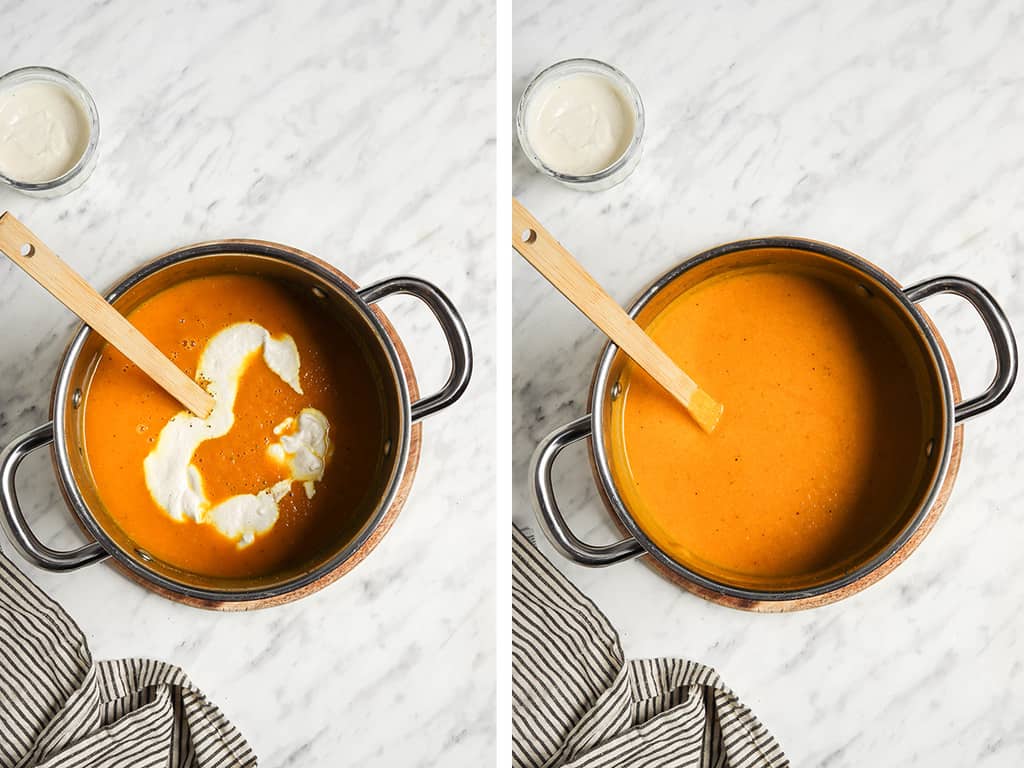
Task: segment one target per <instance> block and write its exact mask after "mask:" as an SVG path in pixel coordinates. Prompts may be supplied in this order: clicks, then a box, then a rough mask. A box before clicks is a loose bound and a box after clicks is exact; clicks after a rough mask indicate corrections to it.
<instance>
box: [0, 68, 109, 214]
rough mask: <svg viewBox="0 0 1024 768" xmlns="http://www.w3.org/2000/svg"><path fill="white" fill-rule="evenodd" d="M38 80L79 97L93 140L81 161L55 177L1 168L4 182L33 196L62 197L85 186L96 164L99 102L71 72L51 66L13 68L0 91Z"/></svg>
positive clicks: (6, 76)
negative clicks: (16, 175) (32, 178)
mask: <svg viewBox="0 0 1024 768" xmlns="http://www.w3.org/2000/svg"><path fill="white" fill-rule="evenodd" d="M38 82H44V83H54V84H56V85H59V86H60V87H61V88H63V89H64V90H65V91H67V92H68V93H69V94H70V95H71V97H72V98H74V99H75V100H76V101H78V103H79V104H80V105H81V107H82V111H83V112H84V113H85V116H86V118H87V119H88V121H89V142H88V143H87V144H86V146H85V150H84V151H83V152H82V156H81V157H79V158H78V161H77V162H76V163H75V164H74V165H73V166H72V167H71V168H70V169H69V170H68V171H67V172H65V173H64V174H62V175H61V176H58V177H57V178H55V179H50V180H49V181H40V182H27V181H19V180H18V179H13V178H11V177H10V176H7V175H6V174H4V173H3V172H2V171H0V182H3V183H4V184H7V185H8V186H9V187H11V188H12V189H15V190H17V191H18V192H21V193H23V194H26V195H29V196H31V197H58V196H60V195H66V194H67V193H68V192H71V191H72V190H75V189H78V188H79V187H80V186H82V184H83V183H84V182H85V180H86V179H88V178H89V175H90V174H91V173H92V170H93V168H94V167H95V166H96V154H97V148H98V146H99V142H100V116H99V112H98V111H97V110H96V102H94V101H93V100H92V96H91V95H90V94H89V92H88V91H87V90H85V86H84V85H82V84H81V83H80V82H78V81H77V80H76V79H75V78H73V77H71V75H68V74H65V73H64V72H61V71H60V70H57V69H51V68H50V67H22V68H21V69H12V70H11V71H10V72H8V73H7V74H5V75H3V76H2V77H0V91H4V90H6V89H7V88H12V87H15V86H18V85H22V84H23V83H38Z"/></svg>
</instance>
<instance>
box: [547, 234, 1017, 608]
mask: <svg viewBox="0 0 1024 768" xmlns="http://www.w3.org/2000/svg"><path fill="white" fill-rule="evenodd" d="M790 258H800V259H809V260H815V261H820V262H821V263H822V264H823V265H825V267H824V268H827V269H829V270H833V271H835V272H836V273H839V274H841V275H842V276H843V279H847V280H851V281H855V283H856V285H857V286H859V288H860V290H862V291H864V292H866V293H865V295H866V296H870V297H872V300H876V301H881V302H885V303H886V304H887V305H888V307H889V308H890V309H891V310H892V311H893V312H895V313H897V314H898V316H899V317H901V318H902V321H903V322H904V323H905V325H906V327H907V329H908V333H909V334H910V335H912V336H915V337H916V341H917V345H918V347H919V349H920V353H921V355H922V357H923V359H924V360H925V361H926V364H927V367H928V370H930V384H929V387H930V389H931V391H929V392H922V397H927V398H931V400H930V402H931V403H933V404H934V408H935V409H936V413H935V424H936V427H937V430H936V434H935V435H934V437H933V438H932V442H931V443H930V444H929V445H926V446H922V450H924V451H927V455H928V457H929V460H930V462H931V464H930V475H928V482H927V484H926V486H924V487H922V489H921V492H920V493H919V494H917V496H916V497H915V498H914V502H913V504H912V505H911V506H910V507H909V508H907V509H906V510H903V511H902V513H901V514H902V526H901V527H899V528H898V530H897V531H896V532H895V534H894V535H892V536H891V537H890V538H889V539H888V540H887V541H886V542H885V543H884V546H882V547H880V548H879V549H878V550H877V551H875V552H873V553H872V554H871V556H870V557H868V558H866V559H865V560H864V561H863V562H860V563H859V564H858V565H857V567H853V568H845V569H843V570H842V572H837V573H833V574H829V575H828V576H827V577H826V576H823V577H822V578H821V579H819V580H818V582H817V583H814V584H813V585H810V586H807V585H802V586H800V587H797V588H791V587H789V586H787V585H765V586H761V587H759V588H756V589H752V588H749V587H746V586H738V585H736V584H731V583H725V582H724V581H721V580H717V579H714V578H710V577H709V576H708V575H707V574H703V573H699V572H698V571H697V570H695V569H694V568H693V567H691V566H690V565H688V564H687V563H683V562H679V561H677V560H675V559H673V558H672V557H670V556H669V555H668V554H666V553H665V552H664V551H663V550H661V549H659V547H658V546H657V545H656V544H655V543H654V542H652V541H651V539H650V537H648V536H647V535H646V534H645V533H644V531H643V530H641V528H640V527H639V526H638V525H637V523H636V521H635V520H634V518H633V516H632V515H631V513H630V510H629V508H628V507H627V505H626V503H625V502H624V501H623V493H622V492H621V491H620V489H619V488H618V487H617V486H616V482H615V480H614V473H613V471H612V467H611V466H610V459H609V456H610V453H609V445H608V444H609V412H610V406H611V403H612V401H613V400H614V399H615V398H616V397H617V396H618V394H619V384H618V371H619V369H620V368H621V366H622V364H623V362H624V360H625V358H624V355H623V353H622V352H620V351H619V349H618V348H617V347H616V346H615V345H614V344H611V343H609V344H608V345H607V346H606V347H605V349H604V351H603V353H602V355H601V358H600V360H599V362H598V364H597V368H596V370H595V373H594V378H593V382H592V386H591V397H590V408H591V413H589V414H587V415H585V416H582V417H580V418H578V419H576V420H575V421H572V422H571V423H569V424H566V425H565V426H562V427H559V428H558V429H556V430H554V431H553V432H552V433H551V434H550V435H548V436H547V437H546V438H545V439H544V440H543V441H542V442H541V443H540V445H539V446H538V447H537V450H536V451H535V453H534V457H533V461H532V466H531V478H532V484H533V491H534V494H533V496H534V500H535V504H536V512H537V517H538V521H539V523H540V526H541V528H542V529H543V530H544V532H545V533H546V534H547V537H548V538H549V539H550V540H551V543H552V544H553V545H554V546H555V548H556V549H558V551H559V552H560V553H561V554H563V555H564V556H565V557H567V558H568V559H570V560H572V561H574V562H576V563H579V564H581V565H586V566H592V567H597V566H609V565H614V564H616V563H621V562H623V561H625V560H631V559H633V558H635V557H638V556H640V555H645V554H646V555H649V556H650V557H651V558H652V559H653V561H654V564H656V565H657V566H659V570H661V571H662V572H664V573H665V574H666V575H668V576H669V577H670V578H673V580H676V581H679V582H680V583H682V584H683V585H684V586H687V587H688V588H689V587H691V586H692V587H693V588H694V590H693V591H696V592H698V593H699V594H702V595H703V596H705V597H709V598H710V599H715V596H719V595H721V596H724V597H726V598H734V600H733V601H731V602H730V601H729V600H723V602H727V603H728V604H732V605H735V606H737V607H748V608H749V607H755V606H757V605H763V604H764V603H766V602H767V603H771V602H784V601H805V600H812V601H813V600H815V599H817V600H818V601H819V603H820V602H828V601H829V600H823V599H822V598H824V597H826V596H828V595H834V596H833V597H832V598H831V599H838V597H839V596H843V595H844V594H846V593H849V592H850V591H856V588H859V587H858V586H857V585H866V583H869V582H870V579H869V578H868V577H869V575H870V574H872V573H873V572H875V571H876V570H878V569H880V568H882V566H883V565H885V564H886V563H890V560H891V559H893V558H894V555H896V553H898V552H900V551H901V549H905V550H909V549H911V548H912V546H911V547H908V546H907V545H908V542H910V541H911V540H912V539H914V542H913V543H914V545H916V539H915V538H914V535H915V532H917V531H918V529H919V527H920V526H921V524H922V522H923V521H924V520H925V519H926V517H927V516H928V515H929V512H930V511H932V509H933V506H934V505H935V504H936V500H937V497H938V495H939V491H940V488H941V487H942V485H943V482H944V480H946V479H947V472H948V470H949V464H950V455H951V453H952V448H953V443H954V430H955V427H956V425H958V424H960V423H962V422H964V421H966V420H967V419H970V418H972V417H974V416H977V415H978V414H981V413H984V412H985V411H987V410H989V409H991V408H993V407H995V406H996V405H998V404H999V403H1000V402H1002V400H1003V399H1004V398H1005V397H1006V396H1007V394H1009V392H1010V389H1011V388H1012V386H1013V383H1014V380H1015V379H1016V375H1017V348H1016V342H1015V341H1014V337H1013V332H1012V330H1011V328H1010V325H1009V322H1008V321H1007V319H1006V315H1005V314H1004V313H1003V311H1002V310H1001V309H1000V308H999V306H998V305H997V304H996V302H995V300H994V299H993V298H992V296H991V295H990V294H989V293H988V291H986V290H985V289H984V288H982V287H981V286H980V285H978V284H977V283H975V282H973V281H971V280H968V279H966V278H962V277H953V276H948V277H936V278H933V279H930V280H925V281H923V282H920V283H918V284H916V285H913V286H910V287H908V288H903V287H902V286H900V285H899V284H898V283H897V282H896V281H895V280H893V279H892V278H891V277H889V276H888V275H887V274H885V273H884V272H882V271H881V270H880V269H878V268H877V267H875V266H874V265H872V264H870V263H869V262H867V261H865V260H863V259H861V258H859V257H857V256H855V255H853V254H852V253H849V252H847V251H844V250H842V249H840V248H837V247H835V246H831V245H827V244H825V243H820V242H815V241H811V240H803V239H797V238H764V239H756V240H744V241H740V242H735V243H729V244H727V245H722V246H719V247H717V248H714V249H712V250H710V251H707V252H705V253H702V254H700V255H698V256H696V257H694V258H692V259H690V260H688V261H686V262H684V263H682V264H680V265H679V266H678V267H676V268H675V269H673V270H671V271H670V272H668V273H666V274H665V275H663V276H661V277H660V278H658V280H656V281H655V282H654V283H653V284H652V285H651V286H650V287H649V288H648V289H647V290H646V291H644V292H643V294H642V295H641V296H640V298H639V299H638V300H637V301H636V302H635V303H634V304H633V305H632V307H631V308H630V310H629V312H630V315H631V316H632V317H634V318H636V319H637V321H638V322H640V323H641V325H643V324H644V323H645V322H646V321H648V320H649V319H651V318H653V316H654V315H655V314H657V313H658V312H659V311H660V310H661V308H662V307H664V306H665V304H667V302H668V301H670V300H671V299H672V298H674V296H675V295H678V293H679V292H680V291H681V290H685V289H687V288H688V287H690V286H692V285H695V284H696V283H698V282H700V281H701V280H704V279H708V278H711V277H714V276H715V275H718V274H721V273H723V272H727V271H729V270H733V269H737V268H741V267H744V266H750V265H753V264H755V263H758V264H763V263H771V262H772V261H773V260H785V259H790ZM941 293H948V294H953V295H956V296H959V297H961V298H963V299H965V300H966V301H967V302H968V303H970V305H971V306H973V307H974V309H975V310H976V311H977V312H978V314H979V315H980V316H981V319H982V320H983V321H984V323H985V327H986V328H987V330H988V333H989V336H990V337H991V341H992V344H993V347H994V349H995V358H996V373H995V377H994V378H993V380H992V383H991V384H990V385H989V386H988V388H987V389H986V390H985V391H984V392H983V393H982V394H980V395H978V396H977V397H972V398H970V399H968V400H964V401H963V402H959V403H955V402H954V395H953V389H952V386H951V375H953V372H952V371H951V368H950V366H949V365H948V363H947V361H946V358H945V355H944V352H943V350H944V347H943V345H942V344H941V341H940V339H939V337H938V335H937V333H936V331H935V330H934V328H933V326H932V325H931V322H930V321H929V320H928V319H927V317H926V315H925V314H924V313H923V312H922V311H921V310H920V309H919V308H918V306H917V304H918V303H919V302H921V301H923V300H924V299H926V298H928V297H929V296H934V295H936V294H941ZM585 438H587V439H589V440H590V449H591V461H592V465H593V468H594V473H595V476H596V478H597V482H598V485H599V489H600V491H601V494H602V496H603V498H604V500H605V502H606V504H607V506H608V507H609V508H610V510H611V511H612V513H613V515H614V519H615V521H616V522H617V524H618V526H619V527H620V529H622V530H623V531H624V532H625V533H627V534H628V537H627V538H624V539H622V540H621V541H617V542H615V543H613V544H608V545H601V546H599V545H593V544H588V543H587V542H584V541H582V540H581V539H580V538H579V537H577V536H576V535H575V534H574V533H573V531H572V530H571V529H570V528H569V526H568V525H567V524H566V521H565V518H564V516H563V515H562V512H561V511H560V510H559V508H558V504H557V503H556V501H555V492H554V488H553V485H552V480H551V474H552V466H553V464H554V462H555V459H556V458H557V457H558V455H559V453H561V451H562V450H563V449H564V448H566V447H567V446H569V445H572V444H573V443H575V442H577V441H579V440H583V439H585ZM943 503H944V500H943ZM908 553H909V552H908V551H904V555H905V554H908ZM897 561H898V559H897ZM892 565H894V564H893V563H890V566H892ZM844 590H845V592H844ZM766 610H773V609H771V608H767V609H766ZM774 610H780V608H775V609H774Z"/></svg>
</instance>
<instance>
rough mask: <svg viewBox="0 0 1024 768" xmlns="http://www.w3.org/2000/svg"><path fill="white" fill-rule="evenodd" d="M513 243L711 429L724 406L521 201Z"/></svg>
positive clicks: (517, 205) (515, 209)
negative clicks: (671, 355) (683, 367)
mask: <svg viewBox="0 0 1024 768" xmlns="http://www.w3.org/2000/svg"><path fill="white" fill-rule="evenodd" d="M512 247H513V248H515V249H516V251H518V252H519V255H521V256H522V257H523V258H524V259H526V260H527V261H528V262H530V264H532V265H533V267H534V268H535V269H536V270H537V271H538V272H540V273H541V275H543V276H544V277H545V278H546V279H547V280H548V282H550V283H551V284H552V285H553V286H555V288H557V289H558V291H559V292H560V293H561V294H562V295H563V296H565V297H566V298H567V299H569V301H571V302H572V303H573V304H575V305H576V307H577V308H578V309H579V310H580V311H581V312H582V313H583V314H584V315H586V316H587V317H588V318H590V320H591V322H593V323H594V325H596V326H597V327H598V328H600V329H601V330H602V331H603V332H604V333H605V335H607V336H608V338H610V339H611V340H612V341H614V342H615V343H616V344H617V345H618V346H619V347H620V348H621V349H622V351H623V352H625V353H626V354H627V355H629V357H630V358H631V359H632V360H633V361H634V362H636V364H637V365H639V366H640V367H641V368H643V369H644V370H645V371H647V373H649V374H650V375H651V377H653V378H654V380H655V381H657V382H658V383H659V384H660V385H661V386H663V387H664V388H665V389H667V390H668V391H669V393H670V394H672V396H673V397H675V398H676V399H677V400H678V401H679V402H680V403H682V404H683V406H684V407H685V408H686V409H687V410H688V411H689V412H690V414H691V415H692V416H693V418H694V419H695V420H696V421H697V423H698V424H700V426H701V428H702V429H704V430H705V431H706V432H711V431H712V430H713V429H714V428H715V425H717V423H718V419H719V418H720V417H721V415H722V406H721V405H720V404H719V403H717V402H715V400H714V399H712V398H711V397H710V396H709V395H708V394H707V393H706V392H704V391H703V390H702V389H701V388H700V387H698V386H697V383H696V382H695V381H694V380H693V379H691V378H690V377H689V376H687V375H686V373H685V372H684V371H682V370H681V369H680V368H679V366H678V365H676V364H675V362H673V360H672V358H670V357H669V356H668V355H667V354H665V352H664V351H663V350H662V349H661V347H659V346H658V345H657V344H655V343H654V342H653V341H652V340H651V337H650V336H648V335H647V334H646V333H645V332H644V330H643V328H641V327H640V326H639V325H637V324H636V322H635V321H634V320H633V318H631V317H630V316H629V315H628V314H627V313H626V311H625V310H624V309H623V308H622V307H620V306H619V304H618V303H617V302H616V301H615V299H613V298H612V297H611V296H609V295H608V294H607V293H606V292H605V291H604V289H603V288H602V287H601V286H600V285H598V283H597V282H596V281H595V280H594V278H592V277H591V276H590V274H589V273H588V272H587V271H586V270H585V269H584V268H583V266H582V265H581V264H580V263H579V262H578V261H576V259H574V258H573V257H572V254H570V253H569V252H568V251H567V250H566V249H565V248H564V247H563V246H562V244H561V243H559V242H558V241H557V240H556V239H555V238H554V237H553V236H552V235H551V233H550V232H548V231H547V230H546V229H544V227H542V226H541V225H540V222H538V221H537V219H535V218H534V217H533V215H532V214H531V213H530V212H529V211H527V210H526V209H525V208H524V207H523V206H522V204H520V202H519V201H518V200H516V199H514V198H513V200H512Z"/></svg>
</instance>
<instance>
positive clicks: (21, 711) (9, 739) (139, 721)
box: [0, 555, 256, 768]
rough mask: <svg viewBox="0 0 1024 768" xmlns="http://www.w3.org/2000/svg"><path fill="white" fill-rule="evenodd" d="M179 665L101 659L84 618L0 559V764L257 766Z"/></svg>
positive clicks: (51, 767)
mask: <svg viewBox="0 0 1024 768" xmlns="http://www.w3.org/2000/svg"><path fill="white" fill-rule="evenodd" d="M255 765H256V758H255V756H254V755H253V754H252V750H251V749H250V748H249V745H248V744H247V743H246V741H245V739H243V738H242V736H241V734H240V733H239V732H238V731H237V730H236V729H235V727H234V726H232V725H231V724H230V723H229V722H228V721H227V720H226V719H225V718H224V716H223V715H222V714H221V713H220V711H219V710H218V709H217V708H216V707H215V706H213V705H212V704H211V703H210V702H208V701H207V700H206V697H204V696H203V694H202V693H200V692H199V691H198V690H197V689H196V688H195V687H194V686H193V685H192V684H191V683H190V682H189V679H188V678H187V677H186V676H185V674H184V673H183V672H182V671H181V670H180V669H178V668H177V667H174V666H171V665H170V664H165V663H163V662H159V661H151V660H147V659H122V660H120V661H101V662H98V663H96V662H93V660H92V655H91V654H90V653H89V648H88V646H87V645H86V642H85V637H84V636H83V634H82V631H81V630H80V629H79V628H78V626H77V625H76V624H75V622H74V621H73V620H72V619H71V618H70V617H69V616H68V615H67V614H66V613H65V612H64V610H63V609H62V608H61V607H60V606H59V605H57V604H56V603H55V602H53V600H51V599H50V598H49V597H47V596H46V595H45V594H43V592H42V591H41V590H40V589H39V588H38V587H36V585H35V584H33V583H32V582H31V581H29V579H28V578H27V577H26V576H25V575H24V574H22V573H21V572H20V571H19V570H18V569H17V568H15V567H14V565H13V564H12V563H11V562H10V561H9V560H7V559H6V558H5V557H4V556H3V555H0V768H114V767H115V766H117V767H118V768H121V767H122V766H132V768H150V766H152V768H157V767H159V768H228V766H232V767H235V766H239V767H241V768H249V766H255Z"/></svg>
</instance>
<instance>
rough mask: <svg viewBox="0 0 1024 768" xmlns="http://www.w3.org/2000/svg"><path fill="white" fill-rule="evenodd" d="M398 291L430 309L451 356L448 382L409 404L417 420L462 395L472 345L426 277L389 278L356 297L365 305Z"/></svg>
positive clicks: (446, 301)
mask: <svg viewBox="0 0 1024 768" xmlns="http://www.w3.org/2000/svg"><path fill="white" fill-rule="evenodd" d="M397 293H402V294H405V295H407V296H412V297H413V298H416V299H419V300H420V301H422V302H423V303H424V304H426V305H427V308H428V309H429V310H430V311H431V312H433V314H434V317H435V318H437V322H438V323H439V324H440V325H441V330H442V331H443V332H444V337H445V340H446V341H447V342H448V351H449V353H450V354H451V358H452V369H451V373H449V374H448V381H446V382H445V384H444V386H443V387H441V389H440V391H438V392H435V393H434V394H433V395H429V396H428V397H421V398H420V399H419V400H417V401H416V402H415V403H413V404H412V420H413V421H419V420H420V419H422V418H424V417H426V416H429V415H430V414H432V413H437V412H438V411H441V410H444V409H445V408H447V407H448V406H449V405H451V404H452V403H454V402H455V401H456V400H458V399H459V398H460V397H462V393H463V392H465V391H466V387H467V386H468V385H469V377H470V376H471V375H472V373H473V348H472V346H471V344H470V341H469V333H468V332H467V331H466V325H465V323H463V322H462V317H461V316H460V315H459V312H458V310H457V309H455V305H454V304H452V302H451V300H450V299H449V298H448V297H447V296H446V295H445V294H444V293H443V292H442V291H441V289H440V288H438V287H437V286H436V285H434V284H432V283H428V282H427V281H426V280H420V279H419V278H418V277H391V278H388V279H387V280H381V281H380V282H379V283H374V284H373V285H368V286H366V287H365V288H361V289H360V290H359V291H358V294H359V297H360V298H361V299H362V300H363V301H365V302H366V303H367V304H373V303H374V302H377V301H380V300H381V299H383V298H384V297H385V296H390V295H392V294H397Z"/></svg>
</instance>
